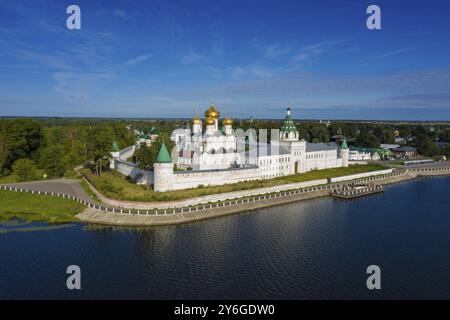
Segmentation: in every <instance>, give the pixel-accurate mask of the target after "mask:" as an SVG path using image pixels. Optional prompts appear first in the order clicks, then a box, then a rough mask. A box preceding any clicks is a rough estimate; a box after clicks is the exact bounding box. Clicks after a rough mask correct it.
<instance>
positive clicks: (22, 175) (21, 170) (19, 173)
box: [13, 159, 37, 181]
mask: <svg viewBox="0 0 450 320" xmlns="http://www.w3.org/2000/svg"><path fill="white" fill-rule="evenodd" d="M13 173H14V175H15V176H16V177H17V180H18V181H30V180H36V179H37V169H36V165H35V164H34V162H33V161H31V160H29V159H19V160H16V162H14V164H13Z"/></svg>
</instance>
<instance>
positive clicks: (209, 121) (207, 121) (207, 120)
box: [205, 118, 216, 126]
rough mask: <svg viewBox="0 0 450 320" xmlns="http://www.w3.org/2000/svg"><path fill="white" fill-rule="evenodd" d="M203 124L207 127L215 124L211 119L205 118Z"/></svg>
mask: <svg viewBox="0 0 450 320" xmlns="http://www.w3.org/2000/svg"><path fill="white" fill-rule="evenodd" d="M205 123H206V125H207V126H210V125H213V124H215V123H216V122H215V121H214V119H213V118H206V120H205Z"/></svg>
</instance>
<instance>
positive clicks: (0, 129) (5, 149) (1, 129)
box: [0, 119, 10, 175]
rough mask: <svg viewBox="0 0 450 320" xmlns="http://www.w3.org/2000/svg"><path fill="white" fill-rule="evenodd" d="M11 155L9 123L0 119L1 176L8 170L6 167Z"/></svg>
mask: <svg viewBox="0 0 450 320" xmlns="http://www.w3.org/2000/svg"><path fill="white" fill-rule="evenodd" d="M9 154H10V150H9V141H8V127H7V121H6V120H2V119H0V175H2V173H3V171H4V170H6V169H5V167H6V163H7V159H8V157H9Z"/></svg>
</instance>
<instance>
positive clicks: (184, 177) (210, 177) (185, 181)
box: [172, 167, 259, 190]
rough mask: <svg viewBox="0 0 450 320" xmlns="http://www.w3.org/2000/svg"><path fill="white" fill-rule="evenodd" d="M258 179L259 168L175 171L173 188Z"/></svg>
mask: <svg viewBox="0 0 450 320" xmlns="http://www.w3.org/2000/svg"><path fill="white" fill-rule="evenodd" d="M251 180H259V169H258V168H255V167H252V168H239V169H228V170H206V171H175V172H174V173H173V189H172V190H180V189H188V188H196V187H198V186H200V185H203V186H216V185H223V184H230V183H236V182H241V181H251Z"/></svg>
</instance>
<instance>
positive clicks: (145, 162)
mask: <svg viewBox="0 0 450 320" xmlns="http://www.w3.org/2000/svg"><path fill="white" fill-rule="evenodd" d="M153 152H154V150H153ZM134 156H135V158H136V163H137V165H138V167H139V168H140V169H144V170H150V169H153V163H154V160H155V157H156V155H155V154H153V153H152V149H151V148H150V147H148V146H147V145H146V144H145V143H143V144H141V146H140V147H139V148H138V149H136V151H135V152H134Z"/></svg>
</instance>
